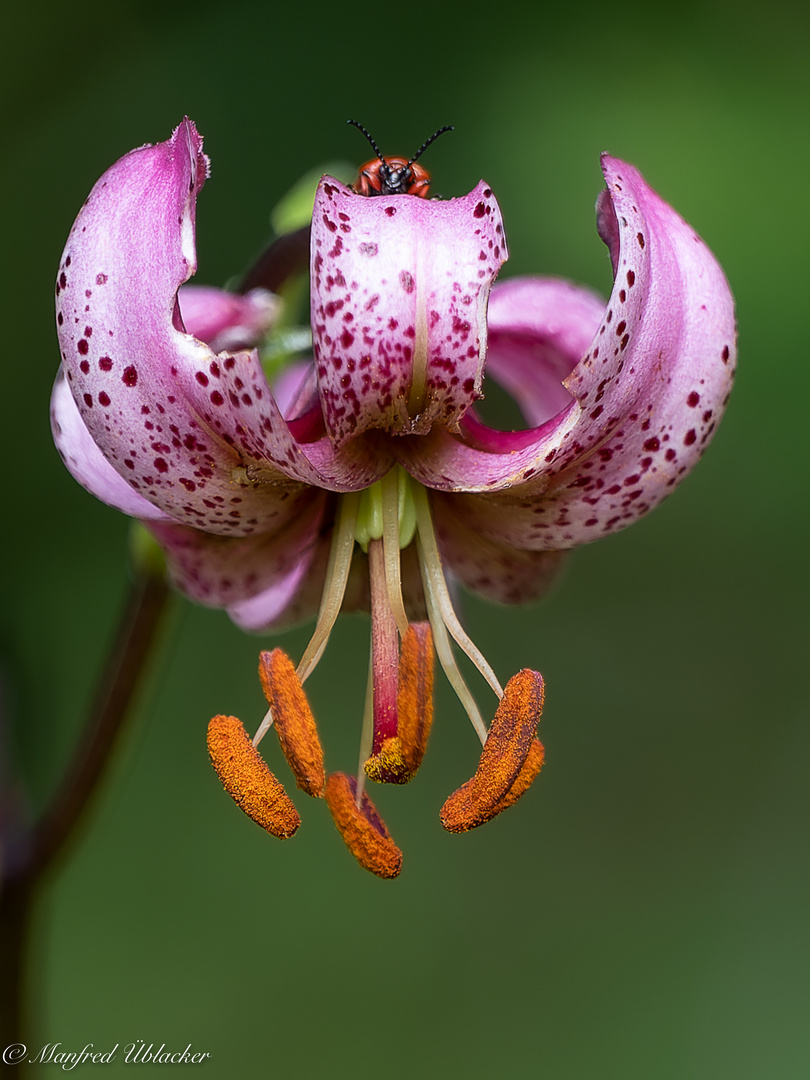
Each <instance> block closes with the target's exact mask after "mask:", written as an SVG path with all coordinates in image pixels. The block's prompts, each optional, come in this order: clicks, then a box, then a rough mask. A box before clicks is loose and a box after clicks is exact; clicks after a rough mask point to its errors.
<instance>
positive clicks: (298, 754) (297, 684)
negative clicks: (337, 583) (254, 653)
mask: <svg viewBox="0 0 810 1080" xmlns="http://www.w3.org/2000/svg"><path fill="white" fill-rule="evenodd" d="M259 678H260V679H261V683H262V690H264V696H265V697H266V698H267V701H268V703H269V705H270V709H271V711H272V713H273V726H274V727H275V729H276V733H277V735H278V741H279V742H280V743H281V749H282V750H283V752H284V756H285V757H286V759H287V763H288V765H289V766H290V768H291V769H292V771H293V773H294V775H295V781H296V783H297V784H298V786H299V787H300V788H301V790H302V791H305V792H306V793H307V795H312V796H314V797H315V798H321V797H322V796H323V790H324V786H325V784H326V772H325V771H324V767H323V750H322V749H321V742H320V739H319V738H318V729H317V728H316V727H315V719H314V717H313V715H312V710H311V709H310V707H309V702H308V701H307V696H306V694H305V693H304V688H303V687H302V686H301V680H300V679H299V678H298V676H297V675H296V673H295V668H294V667H293V665H292V661H291V660H290V658H289V657H288V656H287V654H286V653H284V652H282V650H281V649H273V651H272V652H263V653H261V654H260V655H259Z"/></svg>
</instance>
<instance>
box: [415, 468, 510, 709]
mask: <svg viewBox="0 0 810 1080" xmlns="http://www.w3.org/2000/svg"><path fill="white" fill-rule="evenodd" d="M413 501H414V506H415V507H416V522H417V530H418V533H419V548H420V559H419V563H420V566H421V569H422V580H423V582H424V585H425V592H426V593H427V592H428V591H429V592H430V593H431V595H432V598H433V604H434V605H435V608H436V611H437V613H438V617H439V620H440V621H441V622H442V623H443V624H444V626H446V627H447V629H448V630H449V631H450V633H451V634H452V636H453V638H454V639H455V641H456V644H457V645H458V646H459V648H460V649H461V650H462V652H465V653H466V654H467V656H468V657H469V658H470V660H472V662H473V664H475V666H476V667H477V668H478V670H479V671H480V672H481V674H482V675H483V677H484V678H485V679H486V681H487V682H488V683H489V685H490V686H491V687H492V690H493V691H494V692H495V693H496V694H497V695H498V697H499V698H502V697H503V688H502V687H501V684H500V683H499V682H498V679H497V676H496V675H495V672H494V671H493V670H492V668H491V666H490V664H489V662H488V660H487V659H486V657H485V656H484V654H483V653H482V652H481V650H480V649H479V648H478V646H477V645H476V644H475V642H473V641H472V639H471V638H470V637H469V635H468V634H467V632H466V631H465V630H464V628H463V626H462V625H461V623H460V622H459V621H458V616H457V615H456V612H455V609H454V607H453V601H452V600H451V598H450V593H449V592H448V591H447V582H446V581H445V578H444V571H443V570H442V562H441V556H440V555H439V548H438V546H437V544H436V534H435V533H434V531H433V518H432V516H431V513H430V503H429V502H428V496H427V491H426V490H425V488H423V487H422V485H421V484H414V485H413ZM430 622H431V625H432V626H433V633H434V634H436V630H437V627H436V624H435V623H434V619H433V616H431V619H430ZM436 637H437V641H438V634H436ZM437 652H438V645H437ZM448 678H450V676H449V675H448ZM451 681H452V680H451Z"/></svg>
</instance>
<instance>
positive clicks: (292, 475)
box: [57, 120, 389, 536]
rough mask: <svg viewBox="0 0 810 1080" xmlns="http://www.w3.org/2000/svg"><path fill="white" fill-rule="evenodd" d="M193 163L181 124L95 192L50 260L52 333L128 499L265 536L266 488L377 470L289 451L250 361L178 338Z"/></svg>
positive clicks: (377, 462) (318, 445) (201, 159)
mask: <svg viewBox="0 0 810 1080" xmlns="http://www.w3.org/2000/svg"><path fill="white" fill-rule="evenodd" d="M206 169H207V158H206V157H205V155H204V154H203V152H202V140H201V139H200V137H199V135H198V134H197V131H196V129H195V127H194V125H193V124H192V123H191V122H190V121H188V120H186V121H184V123H183V124H181V125H180V126H179V127H178V128H177V130H176V131H175V132H174V134H173V135H172V137H171V139H169V140H168V141H167V142H165V143H160V144H158V145H156V146H146V147H143V148H142V149H140V150H135V151H133V152H132V153H130V154H127V155H126V156H125V157H123V158H121V160H120V161H118V162H117V163H116V164H115V165H114V166H113V167H112V168H111V169H109V170H108V171H107V173H105V175H104V176H103V177H102V178H101V180H99V182H98V183H97V184H96V186H95V188H94V189H93V191H92V192H91V194H90V196H89V198H88V200H87V202H86V203H85V205H84V207H83V209H82V211H81V212H80V214H79V216H78V218H77V220H76V223H75V224H74V227H73V230H72V231H71V234H70V237H69V238H68V242H67V245H66V248H65V251H64V254H63V258H62V263H61V266H60V272H59V278H58V284H57V322H58V329H59V338H60V345H61V349H62V358H63V368H64V371H65V374H66V376H67V379H68V381H69V384H70V386H71V390H72V392H73V396H74V398H75V400H76V404H77V406H78V408H79V411H80V414H81V416H82V419H83V421H84V423H85V425H86V427H87V430H88V431H89V433H90V435H91V437H92V438H93V440H94V441H95V442H96V443H97V445H98V447H99V448H100V450H101V452H102V454H103V455H104V457H105V458H106V459H107V461H108V462H109V463H110V464H111V465H112V467H113V468H114V469H115V470H116V471H117V472H118V473H119V475H121V476H122V477H123V478H124V479H125V481H126V482H127V483H128V484H129V485H130V486H131V487H132V488H133V490H134V491H135V492H137V493H138V494H139V495H141V496H143V498H145V499H146V500H147V501H148V502H150V503H152V504H153V505H154V506H156V507H157V508H158V509H160V510H162V511H164V512H166V513H167V514H169V515H170V516H171V517H173V518H174V519H175V520H177V521H180V522H183V523H184V524H187V525H193V526H196V527H198V528H202V529H205V530H207V531H209V532H214V533H219V534H221V535H233V536H244V535H250V534H252V533H255V532H258V531H261V530H262V529H263V528H264V527H265V526H266V525H267V524H272V520H273V518H274V516H275V507H274V505H273V499H267V497H266V496H267V492H268V489H273V488H275V487H278V486H279V485H282V486H283V485H285V484H287V485H289V484H290V483H291V482H292V483H293V484H295V483H301V482H303V483H309V484H314V485H316V486H319V487H331V488H334V489H336V490H349V489H354V488H356V487H364V486H366V485H367V484H369V483H371V482H373V480H375V479H376V478H377V477H378V476H379V475H380V474H381V472H384V471H385V469H386V468H387V467H388V461H389V459H387V458H386V456H385V455H376V456H372V455H371V454H370V453H368V452H365V451H364V449H363V447H361V446H354V447H351V448H348V449H347V451H346V452H345V453H344V454H343V455H342V456H341V457H340V458H338V457H336V456H335V454H334V453H333V451H332V449H331V446H330V444H329V441H328V439H326V437H325V436H323V437H322V438H321V439H320V440H318V439H315V440H314V441H312V442H310V443H309V444H308V445H307V447H306V449H304V448H302V446H300V445H299V444H298V442H297V441H296V438H295V436H294V434H293V432H292V431H291V430H290V427H289V426H288V425H287V424H286V423H285V421H284V420H283V418H282V416H281V414H280V412H279V410H278V407H277V406H276V403H275V401H274V400H273V397H272V395H271V393H270V390H269V387H268V385H267V381H266V379H265V376H264V373H263V371H262V368H261V364H260V363H259V358H258V355H257V354H256V353H255V352H237V353H233V354H229V353H219V354H217V353H214V352H213V350H212V349H211V347H210V346H209V345H207V344H205V343H204V342H203V341H201V340H200V339H199V338H197V337H194V336H193V335H192V334H189V333H186V332H185V328H184V325H183V319H182V313H181V310H180V307H179V305H178V303H177V292H178V289H179V287H180V286H181V285H182V284H183V283H184V282H185V281H186V280H187V279H188V278H189V276H190V275H191V274H192V273H193V272H194V270H195V267H196V253H195V247H194V214H195V204H196V195H197V192H198V191H199V190H200V188H201V187H202V184H203V182H204V179H205V174H206Z"/></svg>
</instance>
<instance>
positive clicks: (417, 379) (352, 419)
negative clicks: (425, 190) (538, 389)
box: [311, 177, 506, 446]
mask: <svg viewBox="0 0 810 1080" xmlns="http://www.w3.org/2000/svg"><path fill="white" fill-rule="evenodd" d="M505 259H506V241H505V238H504V232H503V223H502V221H501V214H500V210H499V208H498V204H497V202H496V200H495V197H494V195H493V194H492V191H491V190H490V189H489V188H488V187H487V186H486V184H484V183H483V181H482V182H481V183H480V184H479V185H478V186H477V187H476V188H475V190H474V191H471V192H470V194H469V195H465V196H464V197H463V198H460V199H450V200H449V201H447V202H444V201H439V200H435V201H432V200H426V199H420V198H417V197H416V196H411V195H394V196H388V197H384V196H378V197H375V198H366V197H364V196H361V195H357V194H355V192H353V191H351V190H350V189H349V188H346V187H344V186H343V185H342V184H340V183H338V181H337V180H333V179H332V178H331V177H325V178H324V179H323V180H322V181H321V184H320V186H319V188H318V193H317V196H316V199H315V209H314V211H313V217H312V274H311V277H312V333H313V345H314V350H315V361H316V370H317V375H318V385H319V390H320V395H321V405H322V407H323V413H324V419H325V422H326V427H327V430H328V432H329V434H330V435H331V436H332V439H333V440H334V442H335V445H337V446H342V445H343V444H344V442H345V441H346V440H347V439H349V438H350V437H353V436H356V435H358V434H360V433H361V432H363V431H366V430H368V429H369V428H383V429H385V431H387V432H388V433H390V434H423V433H424V432H427V431H429V430H430V428H431V427H432V426H433V425H434V424H440V425H442V426H446V427H448V428H450V429H451V430H455V429H457V428H458V422H459V420H460V418H461V417H462V416H463V415H464V412H465V411H466V410H467V408H468V407H469V406H470V404H471V403H472V402H473V401H475V400H476V398H477V397H479V396H480V391H481V380H482V376H483V368H484V357H485V353H486V310H487V299H488V296H489V290H490V286H491V284H492V281H493V280H494V277H495V275H496V274H497V272H498V269H499V267H500V265H501V263H502V262H503V261H504V260H505Z"/></svg>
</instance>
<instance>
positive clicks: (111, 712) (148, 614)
mask: <svg viewBox="0 0 810 1080" xmlns="http://www.w3.org/2000/svg"><path fill="white" fill-rule="evenodd" d="M168 595H169V590H168V586H167V584H166V580H165V576H164V575H163V573H162V572H161V573H156V572H154V571H151V572H150V571H149V570H147V571H146V572H145V573H143V575H142V576H140V577H139V578H137V579H136V580H133V582H132V584H131V586H130V591H129V596H128V600H127V604H126V607H125V610H124V613H123V616H122V618H121V621H120V623H119V627H118V633H117V634H116V637H115V640H114V642H113V645H112V647H111V649H110V651H109V654H108V656H107V661H106V664H105V666H104V669H103V671H102V674H101V678H100V680H99V683H98V686H97V689H96V692H95V696H94V697H93V700H92V702H91V705H90V709H89V711H88V715H87V721H86V723H85V726H84V729H83V731H82V733H81V735H80V737H79V740H78V742H77V745H76V748H75V750H74V753H73V757H72V759H71V761H70V763H69V765H68V767H67V768H66V769H65V772H64V775H63V778H62V782H61V784H60V785H59V787H58V788H57V790H56V792H55V793H54V795H53V797H52V798H51V800H50V802H49V804H48V806H47V807H46V809H45V811H44V813H43V814H42V816H41V818H40V820H39V821H38V822H36V823H35V824H34V826H33V827H32V828H31V829H30V831H29V832H28V834H27V835H23V836H22V838H19V837H15V836H10V835H7V836H4V837H2V838H0V856H4V857H6V863H7V864H6V866H5V867H4V868H2V869H3V874H4V877H3V880H2V892H0V955H2V957H3V963H2V965H0V1045H1V1046H3V1047H5V1046H11V1045H12V1044H13V1043H18V1042H24V1041H25V1040H24V1038H23V1035H24V1033H25V1030H26V1027H27V1022H26V1017H25V1015H24V1012H25V1002H26V998H27V987H26V977H25V976H26V972H25V957H26V947H27V944H28V932H29V928H30V923H31V916H32V909H33V904H34V901H35V900H36V896H37V892H38V889H39V888H40V886H41V885H42V882H43V879H44V878H45V875H46V872H47V871H48V870H49V869H50V868H51V866H52V865H53V863H54V861H55V860H56V858H57V856H59V855H60V854H61V853H62V852H63V850H64V848H65V846H66V844H67V843H68V841H69V840H71V839H72V838H73V836H74V835H75V833H76V830H77V827H78V825H79V824H80V822H81V821H82V820H83V818H84V817H85V815H86V813H87V810H88V808H89V805H90V802H91V800H92V797H93V795H94V794H95V792H96V790H97V789H98V786H99V781H100V780H101V777H102V774H103V772H104V769H105V767H106V765H107V763H108V761H109V759H110V756H111V754H112V751H113V750H114V748H115V745H116V743H117V742H118V739H119V737H120V734H121V732H122V730H123V724H124V720H125V719H126V716H127V713H128V711H129V708H130V705H131V703H132V699H133V697H134V695H135V692H136V691H137V689H138V686H139V683H140V681H141V677H142V675H143V671H144V668H145V665H146V663H147V661H148V660H149V657H150V654H151V652H152V648H153V645H154V641H155V636H156V633H157V631H158V629H159V626H160V623H161V617H162V615H163V613H164V611H165V608H166V601H167V598H168ZM8 841H11V845H8ZM7 845H8V846H7ZM9 846H12V847H13V851H14V856H15V857H14V861H13V863H12V862H11V860H10V859H9V858H8V856H9V855H10V854H11V852H10V851H9Z"/></svg>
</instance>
